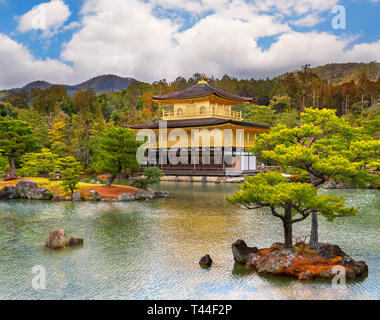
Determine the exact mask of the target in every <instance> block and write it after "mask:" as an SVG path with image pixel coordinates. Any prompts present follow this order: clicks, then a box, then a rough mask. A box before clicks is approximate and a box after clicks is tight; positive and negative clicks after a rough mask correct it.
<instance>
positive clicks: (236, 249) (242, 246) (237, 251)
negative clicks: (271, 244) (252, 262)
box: [232, 240, 259, 263]
mask: <svg viewBox="0 0 380 320" xmlns="http://www.w3.org/2000/svg"><path fill="white" fill-rule="evenodd" d="M258 251H259V249H257V248H256V247H253V248H250V247H248V246H247V244H246V243H245V242H244V241H243V240H237V241H236V242H234V243H233V244H232V254H233V255H234V259H235V262H239V263H247V260H248V256H249V255H250V254H251V253H257V252H258Z"/></svg>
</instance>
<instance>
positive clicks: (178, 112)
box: [177, 108, 183, 117]
mask: <svg viewBox="0 0 380 320" xmlns="http://www.w3.org/2000/svg"><path fill="white" fill-rule="evenodd" d="M177 116H178V117H181V116H183V110H182V108H178V109H177Z"/></svg>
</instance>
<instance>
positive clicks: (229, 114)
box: [161, 110, 243, 121]
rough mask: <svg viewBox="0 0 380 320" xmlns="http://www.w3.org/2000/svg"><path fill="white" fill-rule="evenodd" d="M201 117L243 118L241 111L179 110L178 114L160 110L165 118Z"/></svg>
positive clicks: (238, 119)
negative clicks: (197, 111) (191, 111)
mask: <svg viewBox="0 0 380 320" xmlns="http://www.w3.org/2000/svg"><path fill="white" fill-rule="evenodd" d="M201 118H219V119H228V120H229V119H231V120H236V121H242V120H243V114H242V111H231V112H230V111H225V110H224V111H220V110H215V111H214V112H207V111H206V112H204V113H197V114H196V113H187V112H181V113H180V114H175V113H174V111H162V112H161V119H162V120H164V121H167V120H185V119H201Z"/></svg>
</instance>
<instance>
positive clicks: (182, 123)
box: [131, 118, 270, 129]
mask: <svg viewBox="0 0 380 320" xmlns="http://www.w3.org/2000/svg"><path fill="white" fill-rule="evenodd" d="M166 122H167V128H191V127H207V126H216V125H222V124H234V125H237V126H245V127H252V128H262V129H269V128H270V127H269V126H264V125H260V124H254V123H249V122H243V121H235V120H231V119H217V118H205V119H186V120H169V121H166ZM131 128H132V129H159V121H156V122H148V123H143V124H136V125H132V126H131Z"/></svg>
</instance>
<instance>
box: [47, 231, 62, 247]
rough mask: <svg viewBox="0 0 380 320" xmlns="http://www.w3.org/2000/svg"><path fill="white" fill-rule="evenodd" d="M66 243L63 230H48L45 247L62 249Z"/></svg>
mask: <svg viewBox="0 0 380 320" xmlns="http://www.w3.org/2000/svg"><path fill="white" fill-rule="evenodd" d="M65 244H66V236H65V231H64V230H55V231H52V232H50V234H49V237H48V238H47V240H46V247H47V248H49V249H63V248H64V247H65Z"/></svg>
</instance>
